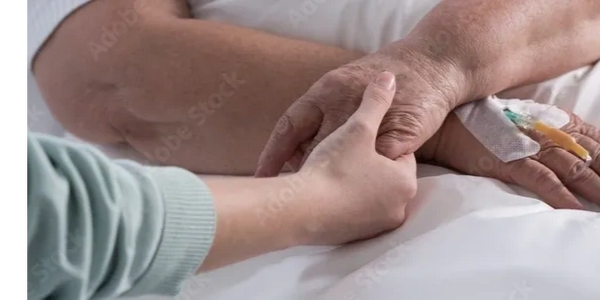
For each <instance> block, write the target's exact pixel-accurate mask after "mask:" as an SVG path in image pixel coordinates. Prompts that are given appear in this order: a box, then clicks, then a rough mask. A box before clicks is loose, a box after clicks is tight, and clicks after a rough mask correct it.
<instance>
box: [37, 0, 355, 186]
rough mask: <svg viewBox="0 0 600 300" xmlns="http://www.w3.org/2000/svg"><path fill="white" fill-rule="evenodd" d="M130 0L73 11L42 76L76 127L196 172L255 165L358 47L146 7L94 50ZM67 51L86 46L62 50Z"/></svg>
mask: <svg viewBox="0 0 600 300" xmlns="http://www.w3.org/2000/svg"><path fill="white" fill-rule="evenodd" d="M127 2H132V1H121V2H114V1H109V0H101V1H94V2H92V3H90V4H89V5H87V6H86V7H84V8H82V9H81V10H80V11H78V12H76V13H75V14H73V15H72V16H71V17H70V18H69V19H67V20H66V21H65V22H64V24H63V25H62V26H61V28H59V30H58V31H57V32H56V33H55V36H54V37H53V38H52V40H51V42H50V43H48V45H46V46H45V48H44V49H43V51H42V52H40V54H39V56H38V58H37V61H36V64H35V72H36V77H37V80H38V82H39V83H40V86H41V87H42V90H43V91H44V96H45V98H46V100H47V101H48V102H49V104H50V107H51V109H52V110H53V112H54V113H55V115H56V116H57V118H58V119H59V120H60V121H61V122H62V123H63V124H64V125H66V127H67V129H69V130H70V131H72V132H74V133H76V134H78V135H80V136H82V137H84V138H86V139H88V140H93V141H98V142H115V141H117V142H118V141H121V142H123V141H126V142H128V143H130V144H131V145H133V146H134V147H135V148H136V149H138V150H139V151H140V152H142V153H144V154H146V156H148V157H150V158H152V159H153V160H154V161H160V162H163V163H167V164H173V165H179V166H183V167H186V168H188V169H191V170H193V171H197V172H209V173H226V174H242V173H243V174H249V173H252V172H253V170H254V167H255V163H256V160H257V158H258V154H259V152H260V151H261V149H262V147H263V146H264V143H265V142H266V139H267V137H268V135H269V133H270V132H271V130H272V128H273V126H274V124H275V122H276V120H277V118H278V117H279V116H280V115H281V114H282V113H283V112H284V111H285V109H287V108H288V107H289V105H290V104H291V103H292V102H293V101H294V100H295V99H297V98H298V97H299V96H301V95H302V94H303V93H304V92H305V91H306V90H307V89H308V88H309V87H310V85H311V84H312V83H313V82H314V81H316V80H317V79H318V78H320V77H321V76H322V75H323V74H324V73H326V72H327V71H329V70H331V69H334V68H336V67H338V66H340V65H342V64H344V63H346V62H349V61H351V60H353V59H355V58H357V57H358V56H360V54H357V53H352V52H349V51H345V50H342V49H338V48H335V47H329V46H323V45H318V44H314V43H310V42H305V41H298V40H292V39H287V38H282V37H277V36H274V35H270V34H267V33H263V32H259V31H256V30H251V29H247V28H240V27H237V26H232V25H227V24H220V23H215V22H208V21H202V20H195V19H188V18H180V17H176V16H174V15H172V14H168V13H165V12H164V10H162V9H161V10H157V11H154V10H152V9H148V10H146V11H145V12H144V13H143V14H140V15H139V16H138V17H139V18H140V19H139V21H138V22H136V23H134V24H133V25H132V26H131V27H130V29H129V30H128V31H127V33H126V35H123V36H120V37H119V38H118V40H117V42H116V43H115V44H114V45H113V46H112V47H110V48H109V49H108V51H102V52H98V53H96V55H93V54H92V53H90V51H89V49H88V47H89V43H90V42H98V41H99V38H100V37H101V36H102V25H105V24H111V22H112V19H114V18H115V17H117V16H118V11H119V10H122V9H127V8H129V7H130V6H131V5H132V4H131V3H130V4H127ZM149 5H150V4H149ZM102 15H104V18H102ZM82 27H84V28H83V29H84V30H82ZM86 30H87V31H89V32H87V33H86V32H85V31H86ZM81 32H84V33H81ZM65 48H66V49H65ZM67 50H68V51H70V52H78V53H80V54H79V55H78V56H76V57H65V56H64V52H65V51H67ZM95 59H97V60H98V61H95ZM84 77H88V78H84ZM78 81H80V82H79V83H78ZM74 85H75V86H76V87H73V86H74ZM59 87H60V88H59ZM70 99H72V100H70ZM101 128H107V129H108V130H109V132H108V133H107V132H106V131H100V130H98V129H101ZM178 132H185V133H184V134H183V135H184V137H181V136H180V135H179V134H178ZM169 141H171V142H169ZM241 148H243V151H239V149H241ZM233 166H235V167H233Z"/></svg>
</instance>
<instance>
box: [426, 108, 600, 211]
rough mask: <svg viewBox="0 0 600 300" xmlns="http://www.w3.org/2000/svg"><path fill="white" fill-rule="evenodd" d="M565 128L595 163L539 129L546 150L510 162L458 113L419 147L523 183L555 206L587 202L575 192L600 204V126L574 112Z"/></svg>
mask: <svg viewBox="0 0 600 300" xmlns="http://www.w3.org/2000/svg"><path fill="white" fill-rule="evenodd" d="M561 129H562V130H563V131H565V132H566V133H568V134H570V135H571V136H573V137H574V138H575V140H576V141H577V142H578V143H579V144H580V145H582V146H583V147H584V148H586V149H587V150H588V151H590V156H591V157H592V158H593V160H592V164H591V166H590V167H587V166H586V165H585V163H584V162H583V161H582V160H581V159H580V158H578V157H577V156H575V155H574V154H572V153H569V152H568V151H566V150H564V149H562V148H560V147H558V146H557V145H556V144H554V143H553V142H552V141H550V140H549V139H548V138H547V137H545V136H543V135H541V134H540V133H538V132H536V131H528V132H526V134H528V135H529V136H530V137H531V138H533V139H534V140H536V141H537V142H538V143H540V146H541V150H540V152H539V153H538V154H536V155H534V156H531V157H529V158H524V159H521V160H517V161H513V162H510V163H504V162H502V161H501V160H500V159H498V158H497V157H496V156H494V155H493V154H492V153H491V152H489V151H488V150H487V149H486V148H485V147H484V146H483V145H481V143H479V141H477V139H476V138H475V137H474V136H473V135H472V134H471V133H470V132H469V131H468V130H467V129H466V128H465V127H464V125H463V124H462V123H461V122H460V120H459V119H458V117H456V115H454V114H450V115H449V116H448V118H447V119H446V120H445V122H444V124H443V126H442V127H441V128H440V130H439V131H438V132H437V133H436V134H435V135H434V136H433V137H432V138H431V139H430V140H429V141H427V143H425V145H423V147H422V148H421V149H419V151H418V156H419V158H421V159H425V160H428V161H432V162H434V163H436V164H439V165H442V166H445V167H449V168H453V169H456V170H458V171H461V172H463V173H467V174H471V175H479V176H486V177H491V178H496V179H499V180H502V181H504V182H508V183H514V184H518V185H520V186H522V187H525V188H527V189H529V190H531V191H533V192H535V193H536V194H538V195H539V196H540V197H541V198H542V199H543V200H544V201H545V202H547V203H548V204H550V205H551V206H553V207H555V208H581V204H580V203H579V202H578V201H577V199H576V198H575V196H574V195H573V193H577V194H580V195H581V196H583V197H584V198H586V199H587V200H589V201H592V202H595V203H598V204H600V131H599V130H598V129H597V128H595V127H593V126H591V125H589V124H586V123H585V122H583V121H582V120H581V119H580V118H579V117H578V116H576V115H574V114H571V120H570V122H569V123H568V124H567V125H565V126H564V127H563V128H561Z"/></svg>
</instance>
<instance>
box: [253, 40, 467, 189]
mask: <svg viewBox="0 0 600 300" xmlns="http://www.w3.org/2000/svg"><path fill="white" fill-rule="evenodd" d="M428 61H430V59H426V58H423V57H421V56H419V54H416V53H415V52H408V51H407V52H406V53H404V56H403V59H401V60H398V59H391V58H390V57H387V56H386V55H384V54H372V55H368V56H366V57H364V58H363V59H360V60H357V61H355V62H353V63H351V64H348V65H345V66H342V67H340V68H338V69H336V70H333V71H331V72H329V73H327V74H326V75H325V76H323V77H322V78H321V79H320V80H319V81H317V82H316V83H315V84H314V85H313V86H312V87H311V88H310V89H309V90H308V91H307V92H306V94H304V95H303V96H302V97H301V98H300V99H298V101H296V102H295V103H294V104H293V105H292V106H291V107H290V108H289V109H288V110H287V111H286V112H285V114H284V115H283V116H282V117H281V119H280V120H279V121H278V123H277V125H276V126H275V129H274V131H273V133H272V134H271V138H270V139H269V141H268V143H267V146H266V147H265V150H264V151H263V153H262V154H261V157H260V159H259V166H258V168H257V172H256V175H257V176H259V177H268V176H275V175H277V174H279V172H280V171H281V170H282V168H283V166H284V165H285V164H286V162H287V163H288V164H289V165H290V166H291V167H292V169H295V170H297V169H298V168H299V166H300V165H301V164H302V161H303V160H304V159H306V157H307V156H308V155H309V154H310V152H311V151H312V149H314V147H315V146H316V145H317V144H318V143H319V142H320V141H322V140H323V139H324V138H325V137H327V136H328V135H329V134H330V133H331V132H333V131H334V130H335V129H337V128H338V127H340V126H341V125H342V124H344V122H346V120H347V118H348V117H349V116H350V115H351V114H352V113H353V112H354V111H355V110H356V108H357V107H358V104H359V103H360V99H361V97H362V94H363V92H364V90H365V87H366V86H367V85H368V83H369V82H371V81H372V80H373V78H374V77H375V75H376V74H378V73H379V72H381V71H383V70H387V71H390V72H392V73H394V74H395V75H396V82H397V92H396V94H395V97H394V102H393V103H392V106H391V108H390V110H389V111H388V113H387V114H386V115H385V117H384V119H383V122H382V124H381V127H380V128H379V134H378V138H377V146H376V147H377V150H378V151H379V152H380V153H381V154H383V155H384V156H386V157H388V158H391V159H395V158H397V157H399V156H401V155H403V154H407V153H414V152H415V151H416V150H417V149H418V148H419V147H420V146H421V145H422V144H423V143H425V141H426V140H427V139H429V137H431V136H432V135H433V134H434V133H435V132H436V131H437V130H438V128H439V127H440V126H441V124H442V122H443V121H444V119H445V117H446V115H447V114H448V113H449V112H450V111H451V110H452V109H453V108H454V107H455V106H456V105H457V104H458V101H459V99H462V98H464V96H462V94H459V91H465V90H468V89H467V88H465V87H464V82H466V80H464V79H463V77H464V75H463V73H462V72H459V71H458V70H456V69H455V68H454V67H453V66H452V65H451V64H446V63H439V62H436V63H427V62H428ZM450 78H451V79H450Z"/></svg>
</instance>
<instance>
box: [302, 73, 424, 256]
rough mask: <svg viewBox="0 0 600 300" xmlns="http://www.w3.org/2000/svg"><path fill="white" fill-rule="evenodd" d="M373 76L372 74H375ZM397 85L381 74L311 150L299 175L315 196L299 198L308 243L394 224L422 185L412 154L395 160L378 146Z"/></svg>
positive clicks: (373, 232)
mask: <svg viewBox="0 0 600 300" xmlns="http://www.w3.org/2000/svg"><path fill="white" fill-rule="evenodd" d="M372 81H373V80H372ZM395 89H396V84H395V78H394V75H393V74H392V73H389V72H383V73H381V74H379V75H378V76H377V77H376V79H375V82H372V83H370V84H369V86H368V87H367V89H366V91H365V92H364V95H363V99H362V102H361V104H360V107H359V108H358V110H357V111H356V112H355V113H354V114H353V115H352V116H351V117H350V118H349V119H348V121H347V122H346V123H345V124H344V125H342V126H341V127H340V128H339V129H337V130H336V131H334V132H333V133H332V134H331V135H330V136H328V137H327V138H325V139H324V140H323V141H322V142H321V143H320V144H319V145H317V147H316V148H315V149H314V151H313V152H312V153H311V154H310V156H309V157H308V159H307V160H306V162H305V163H304V164H303V166H302V168H301V169H300V171H299V172H298V173H296V174H295V175H293V176H297V177H299V178H300V180H302V179H306V181H308V182H311V185H310V190H311V191H312V193H313V197H312V198H311V199H309V200H308V201H306V202H304V203H299V204H300V205H299V206H298V208H297V210H296V211H297V213H298V214H301V215H303V216H305V218H306V222H305V226H304V227H303V229H304V230H305V232H304V233H305V235H302V236H303V238H304V243H309V244H333V245H335V244H340V243H345V242H349V241H353V240H357V239H363V238H369V237H373V236H375V235H378V234H380V233H381V232H384V231H388V230H391V229H395V228H397V227H398V226H400V225H401V224H402V222H403V221H404V218H405V207H406V203H407V201H408V200H409V199H411V198H412V197H414V195H415V193H416V190H417V178H416V163H415V158H414V156H413V155H412V154H410V155H405V156H401V157H399V158H397V159H395V160H391V159H389V158H387V157H385V156H383V155H381V154H379V153H377V151H376V150H375V140H376V138H377V132H378V129H379V126H380V125H381V121H382V119H383V116H384V115H385V114H386V113H387V111H388V109H389V108H390V105H391V103H392V101H393V98H394V93H395Z"/></svg>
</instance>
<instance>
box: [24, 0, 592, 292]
mask: <svg viewBox="0 0 600 300" xmlns="http://www.w3.org/2000/svg"><path fill="white" fill-rule="evenodd" d="M307 1H308V2H311V3H313V4H312V6H311V7H313V9H309V10H307V9H306V3H307ZM189 2H190V3H192V8H193V10H194V14H195V15H196V16H201V17H203V18H208V19H215V20H221V21H227V22H232V23H237V24H239V25H243V26H247V27H254V28H258V29H261V30H266V31H271V32H274V33H277V34H282V35H286V36H291V37H296V38H304V39H310V40H314V41H318V42H322V43H329V44H333V45H337V46H340V47H345V48H348V49H354V50H361V51H364V52H370V51H374V50H375V49H377V48H378V46H379V45H380V44H383V43H385V42H386V41H391V40H394V39H398V38H399V37H402V36H404V35H405V34H406V33H407V32H408V31H409V30H410V28H412V26H414V24H416V22H417V21H418V20H419V19H420V18H421V17H422V15H423V14H425V13H426V12H427V11H428V10H429V9H431V7H433V6H434V5H435V4H436V3H437V1H433V0H432V1H416V0H415V1H391V0H390V1H387V0H378V1H330V2H327V1H316V0H305V1H297V2H298V5H297V6H294V7H290V6H289V5H290V4H289V1H280V2H277V3H275V2H273V1H269V0H255V1H253V5H252V6H250V5H249V2H248V1H244V0H231V1H189ZM194 2H197V3H196V4H194ZM284 3H287V4H284ZM303 3H304V4H303ZM326 3H328V4H326ZM331 3H335V4H331ZM398 3H400V4H398ZM267 5H269V6H268V7H269V10H265V9H261V7H263V8H264V7H267ZM285 5H287V6H285ZM302 5H305V6H302ZM375 5H377V7H374V6H375ZM341 6H343V9H342V7H341ZM315 7H316V8H315ZM248 9H251V10H252V9H254V10H255V11H254V13H252V12H249V11H248ZM375 9H376V10H377V11H379V12H385V13H388V14H390V15H388V16H382V15H381V13H379V15H378V17H377V18H371V19H372V20H373V21H372V22H366V23H362V24H360V26H356V25H355V24H353V23H351V22H349V21H348V20H346V19H345V18H346V17H345V16H346V15H355V14H356V12H357V11H359V10H362V11H367V12H368V11H369V10H375ZM340 11H343V12H344V14H340ZM294 13H295V14H296V16H300V17H301V18H299V19H298V18H295V19H293V18H291V17H290V16H291V15H293V14H294ZM373 13H375V12H373ZM250 16H252V18H250ZM390 16H393V18H392V17H390ZM390 18H392V19H390ZM365 19H367V20H371V19H369V18H365ZM294 20H295V21H294ZM302 20H310V22H303V21H302ZM379 20H382V21H379ZM363 21H364V20H363ZM325 22H329V23H325ZM386 22H387V23H386ZM384 23H385V24H384ZM282 24H284V25H282ZM285 24H287V25H285ZM386 24H387V25H386ZM390 24H392V25H393V26H390ZM324 25H328V26H324ZM324 28H325V29H324ZM372 32H381V35H376V36H374V35H372V34H369V33H372ZM29 92H30V98H29V103H28V104H29V112H30V115H29V125H30V130H34V131H46V132H50V133H52V134H55V135H59V136H64V137H66V138H68V139H72V140H78V139H77V138H76V137H73V136H71V135H69V134H68V133H65V132H64V130H62V128H61V127H60V125H58V124H57V123H56V122H55V121H54V120H53V119H52V117H51V115H50V114H49V113H48V112H47V109H46V108H45V105H44V104H43V101H41V98H40V97H39V93H38V91H37V89H36V87H35V84H34V83H33V80H32V78H30V87H29ZM505 96H506V97H511V98H512V97H516V98H532V99H535V100H536V101H540V102H545V103H550V104H554V105H557V106H559V107H561V108H563V109H565V110H567V111H573V112H574V113H576V114H578V115H579V116H580V117H582V119H584V120H586V121H587V122H588V123H590V124H593V125H595V126H597V127H600V64H597V65H596V66H589V67H585V68H582V69H579V70H575V71H573V72H569V73H567V74H564V75H562V76H560V77H558V78H556V79H553V80H549V81H547V82H544V83H541V84H537V85H533V86H528V87H523V88H520V89H517V90H513V91H511V92H510V95H508V94H507V95H505ZM94 146H96V147H98V148H99V149H101V150H102V151H104V152H105V153H106V154H107V155H109V156H111V157H114V158H129V159H134V160H138V161H140V162H142V163H145V161H144V160H143V159H142V158H140V157H139V156H138V155H137V154H136V153H135V152H134V151H132V150H131V149H129V148H127V147H124V146H123V147H106V146H98V145H94ZM418 176H419V180H418V187H419V191H418V194H417V196H416V199H415V201H413V202H412V203H411V205H410V206H409V208H408V219H407V221H406V223H405V224H404V225H403V226H402V227H401V228H399V229H398V230H396V231H394V232H391V233H389V234H386V235H382V236H380V237H377V238H374V239H371V240H368V241H363V242H360V243H354V244H350V245H346V246H343V247H299V248H294V249H289V250H285V251H280V252H275V253H270V254H266V255H262V256H259V257H256V258H253V259H249V260H247V261H244V262H240V263H237V264H235V265H231V266H228V267H225V268H223V269H220V270H216V271H213V272H210V273H207V274H203V275H199V276H196V277H194V278H192V279H190V280H189V281H188V282H187V283H186V284H185V286H184V288H183V292H182V293H181V294H180V295H179V296H177V297H176V299H182V300H187V299H214V300H220V299H261V300H262V299H265V300H266V299H343V300H354V299H461V300H463V299H473V300H480V299H498V300H500V299H502V300H538V299H539V300H542V299H543V300H550V299H576V300H588V299H589V300H598V299H600V214H599V213H598V212H600V209H599V208H598V207H597V206H595V205H592V204H590V203H587V202H585V201H584V203H586V205H587V209H588V211H573V210H553V209H552V208H550V207H549V206H548V205H546V204H545V203H543V202H541V201H540V200H539V199H538V198H537V197H536V196H535V195H533V194H531V193H529V192H527V191H525V190H523V189H521V188H519V187H516V186H512V185H507V184H504V183H502V182H499V181H497V180H493V179H488V178H480V177H473V176H467V175H461V174H457V173H455V172H452V171H450V170H447V169H444V168H440V167H435V166H430V165H419V167H418ZM143 299H147V300H158V299H167V298H161V297H155V296H150V297H144V298H143Z"/></svg>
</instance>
